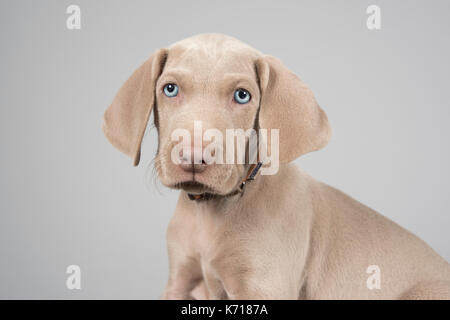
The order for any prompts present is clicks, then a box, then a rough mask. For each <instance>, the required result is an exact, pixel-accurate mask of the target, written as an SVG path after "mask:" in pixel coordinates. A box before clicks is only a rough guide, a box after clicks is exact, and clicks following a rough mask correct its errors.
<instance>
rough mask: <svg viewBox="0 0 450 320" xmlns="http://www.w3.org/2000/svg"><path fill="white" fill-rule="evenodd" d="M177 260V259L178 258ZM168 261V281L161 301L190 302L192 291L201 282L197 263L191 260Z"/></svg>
mask: <svg viewBox="0 0 450 320" xmlns="http://www.w3.org/2000/svg"><path fill="white" fill-rule="evenodd" d="M178 258H179V257H178ZM173 260H174V259H172V261H170V266H169V281H168V283H167V286H166V288H165V290H164V293H163V295H162V297H161V299H163V300H192V299H194V297H193V296H192V295H191V293H192V291H193V289H194V288H195V287H196V286H197V285H198V284H199V283H200V281H201V280H202V273H201V268H200V265H199V264H198V262H197V261H196V260H194V259H191V258H183V259H182V260H181V261H173Z"/></svg>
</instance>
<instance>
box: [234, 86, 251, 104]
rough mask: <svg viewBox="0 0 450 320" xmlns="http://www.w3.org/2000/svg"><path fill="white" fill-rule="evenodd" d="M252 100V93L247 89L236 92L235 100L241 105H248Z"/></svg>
mask: <svg viewBox="0 0 450 320" xmlns="http://www.w3.org/2000/svg"><path fill="white" fill-rule="evenodd" d="M251 98H252V97H251V95H250V92H248V91H247V90H245V89H237V90H236V91H235V92H234V100H235V101H236V102H237V103H239V104H245V103H248V102H249V101H250V99H251Z"/></svg>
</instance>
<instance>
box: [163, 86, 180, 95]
mask: <svg viewBox="0 0 450 320" xmlns="http://www.w3.org/2000/svg"><path fill="white" fill-rule="evenodd" d="M164 94H165V95H166V96H168V97H169V98H172V97H175V96H176V95H177V94H178V86H177V85H176V84H173V83H168V84H166V85H165V86H164Z"/></svg>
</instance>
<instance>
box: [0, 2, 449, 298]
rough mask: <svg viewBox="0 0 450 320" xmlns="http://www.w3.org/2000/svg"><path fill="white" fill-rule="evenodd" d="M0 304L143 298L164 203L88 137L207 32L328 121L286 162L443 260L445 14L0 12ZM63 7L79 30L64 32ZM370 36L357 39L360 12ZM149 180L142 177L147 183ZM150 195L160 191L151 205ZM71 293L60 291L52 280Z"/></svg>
mask: <svg viewBox="0 0 450 320" xmlns="http://www.w3.org/2000/svg"><path fill="white" fill-rule="evenodd" d="M0 3H1V5H0V24H1V25H0V45H1V59H0V83H1V95H0V105H1V109H0V145H1V158H0V163H1V165H0V170H1V171H0V174H1V178H0V200H1V201H0V214H1V215H0V298H73V299H77V298H157V297H158V296H159V295H160V293H161V291H162V289H163V287H164V284H165V281H166V278H167V256H166V246H165V238H164V236H165V229H166V226H167V224H168V221H169V219H170V216H171V213H172V211H173V208H174V206H175V202H176V199H177V195H178V193H177V192H175V191H169V190H166V189H164V188H163V187H158V185H157V183H156V185H155V183H153V182H152V179H150V178H149V177H148V175H147V174H146V172H147V164H148V163H149V162H150V161H151V159H152V158H153V155H154V153H155V150H156V135H155V133H156V131H155V129H151V130H149V132H147V135H146V138H145V142H144V146H143V160H142V162H141V163H142V165H141V166H140V167H139V168H137V169H136V168H133V167H132V165H131V160H130V159H128V158H127V157H125V156H123V155H122V154H120V153H119V152H117V151H116V150H115V149H113V147H112V146H111V145H109V143H108V142H107V141H106V139H105V138H104V137H103V134H102V132H101V130H100V125H101V119H102V114H103V112H104V110H105V108H106V107H107V106H108V105H109V104H110V102H111V101H112V99H113V97H114V95H115V93H116V91H117V89H118V88H119V87H120V85H121V84H122V83H123V82H124V81H125V80H126V79H127V77H128V76H129V75H130V74H131V72H132V71H133V70H134V69H135V68H136V67H138V66H139V65H140V64H141V63H142V62H143V61H144V60H145V59H146V58H147V57H148V56H149V55H150V54H151V53H152V52H153V51H154V50H155V49H156V48H159V47H164V46H167V45H169V44H171V43H173V42H175V41H177V40H181V39H183V38H186V37H188V36H190V35H194V34H197V33H204V32H221V33H226V34H229V35H232V36H235V37H237V38H239V39H241V40H243V41H244V42H247V43H249V44H250V45H252V46H254V47H256V48H257V49H259V50H261V51H263V52H265V53H268V54H272V55H274V56H277V57H278V58H280V59H281V60H282V61H284V63H285V64H286V65H287V66H288V67H289V68H290V69H292V70H293V71H294V72H296V73H297V74H299V75H300V76H301V77H302V78H303V79H304V80H305V82H306V83H308V84H309V86H310V87H311V88H312V89H313V91H314V92H315V94H316V96H317V98H318V101H319V103H320V104H321V105H322V106H323V108H324V109H325V110H326V112H327V113H328V116H329V119H330V121H331V124H332V127H333V130H334V136H333V139H332V141H331V143H330V145H329V146H328V147H327V148H326V149H324V150H322V151H320V152H316V153H312V154H309V155H306V156H304V157H303V158H301V159H299V160H298V161H297V162H298V164H299V165H300V166H301V167H303V168H304V169H305V170H306V171H307V172H309V173H310V174H311V175H312V176H314V177H316V178H317V179H319V180H322V181H324V182H326V183H329V184H331V185H333V186H335V187H337V188H339V189H341V190H343V191H344V192H347V193H348V194H350V195H351V196H353V197H354V198H356V199H358V200H360V201H361V202H363V203H365V204H367V205H368V206H370V207H372V208H374V209H375V210H377V211H379V212H381V213H383V214H384V215H386V216H387V217H389V218H391V219H392V220H394V221H396V222H398V223H399V224H401V225H402V226H404V227H406V228H407V229H409V230H411V231H413V232H414V233H416V234H417V235H419V236H420V237H421V238H423V239H424V240H425V241H427V242H428V243H429V244H430V245H431V246H432V247H433V248H435V249H436V250H437V251H438V252H439V253H440V254H441V255H443V256H444V257H445V258H446V259H447V260H449V259H450V243H449V234H448V230H449V228H450V215H449V209H450V197H449V190H450V168H449V163H450V152H449V151H450V146H449V142H448V137H449V134H450V127H449V125H448V123H449V120H450V118H449V116H450V111H449V102H448V101H449V92H450V90H449V87H448V86H449V83H450V82H449V80H450V79H449V78H450V64H449V58H448V57H449V56H450V46H449V39H450V22H449V21H450V20H449V18H448V15H449V12H450V10H449V9H450V2H448V1H425V0H424V1H408V2H406V1H398V0H397V1H380V0H377V1H370V2H369V1H364V0H361V1H348V0H345V1H343V0H342V1H336V0H330V1H320V2H319V1H285V2H282V1H258V2H256V1H239V2H237V1H235V2H232V1H192V2H188V1H175V0H171V1H154V2H152V1H75V0H74V1H56V0H55V1H1V2H0ZM70 4H77V5H79V6H80V7H81V12H82V14H81V15H82V17H81V18H82V19H81V23H82V29H81V30H78V31H70V30H68V29H67V28H66V18H67V14H66V8H67V6H68V5H70ZM370 4H377V5H379V6H380V7H381V10H382V30H380V31H369V30H368V29H367V28H366V17H367V15H366V12H365V11H366V8H367V6H368V5H370ZM150 171H151V170H150ZM158 190H159V191H158ZM70 264H77V265H79V266H80V267H81V270H82V289H81V290H79V291H77V290H73V291H69V290H67V289H66V286H65V281H66V277H67V275H66V273H65V270H66V267H67V266H68V265H70Z"/></svg>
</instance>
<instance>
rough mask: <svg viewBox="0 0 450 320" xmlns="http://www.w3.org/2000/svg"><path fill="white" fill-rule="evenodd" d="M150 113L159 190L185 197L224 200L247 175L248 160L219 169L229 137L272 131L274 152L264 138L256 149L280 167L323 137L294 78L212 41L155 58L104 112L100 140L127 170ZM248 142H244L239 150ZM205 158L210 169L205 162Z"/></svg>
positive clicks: (316, 110)
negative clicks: (126, 160)
mask: <svg viewBox="0 0 450 320" xmlns="http://www.w3.org/2000/svg"><path fill="white" fill-rule="evenodd" d="M152 110H153V111H154V112H155V115H154V118H155V125H156V128H157V130H158V152H157V155H156V162H155V163H156V167H157V172H158V176H159V178H160V180H161V181H162V183H163V184H164V185H166V186H168V187H171V188H183V189H185V190H186V191H188V192H190V193H203V192H211V193H215V194H220V195H225V194H227V193H230V192H232V191H233V190H234V189H235V188H236V187H237V186H238V185H239V184H240V182H241V181H242V179H243V177H244V176H245V175H246V173H247V170H248V160H249V159H248V158H247V161H241V162H240V161H239V160H238V159H237V158H236V157H234V158H233V159H234V160H236V161H233V162H232V163H231V162H229V161H226V159H229V158H227V155H225V154H226V153H228V152H232V154H235V153H236V154H237V155H239V152H236V148H237V147H238V144H239V143H238V142H236V141H235V140H234V138H232V140H233V141H235V142H236V143H235V144H228V143H227V142H229V141H227V137H230V135H229V133H230V132H238V130H239V129H240V130H242V131H241V132H247V133H248V132H251V129H255V132H258V129H260V128H262V129H267V130H268V132H270V131H271V130H272V129H278V130H279V144H277V145H275V146H276V147H277V148H276V149H277V150H275V149H274V147H273V145H274V144H273V142H274V141H271V137H272V135H271V134H270V133H268V134H267V139H266V140H265V141H264V142H261V141H262V140H261V139H260V140H259V143H260V144H261V143H264V145H265V146H266V147H267V149H268V152H269V153H274V152H275V151H278V154H279V161H281V162H290V161H292V160H294V159H295V158H297V157H299V156H300V155H302V154H304V153H307V152H310V151H314V150H317V149H320V148H321V147H323V146H324V145H326V143H327V142H328V140H329V137H330V128H329V125H328V120H327V117H326V115H325V113H324V112H323V111H322V109H321V108H320V107H319V106H318V104H317V103H316V101H315V98H314V96H313V94H312V92H311V91H310V90H309V89H308V88H307V87H306V86H305V85H304V83H303V82H302V81H301V80H300V79H299V78H298V77H297V76H295V75H294V74H293V73H291V72H290V71H289V70H288V69H286V67H284V66H283V65H282V64H281V62H280V61H278V60H277V59H275V58H273V57H269V56H266V55H263V54H261V53H260V52H258V51H256V50H255V49H253V48H251V47H249V46H248V45H246V44H244V43H242V42H240V41H238V40H236V39H234V38H231V37H228V36H224V35H218V34H205V35H199V36H195V37H192V38H189V39H186V40H183V41H180V42H178V43H175V44H174V45H172V46H170V47H169V48H167V49H160V50H158V51H157V52H156V53H154V54H153V55H152V56H151V57H150V58H149V59H148V60H147V61H146V62H145V63H144V64H143V65H142V66H141V67H139V68H138V69H137V70H136V71H135V72H134V73H133V75H132V76H131V77H130V78H129V79H128V80H127V82H125V84H124V85H123V86H122V88H121V89H120V90H119V92H118V94H117V96H116V98H115V99H114V101H113V103H112V104H111V106H110V107H109V108H108V109H107V110H106V112H105V116H104V123H103V130H104V133H105V135H106V137H107V138H108V139H109V141H110V142H111V143H112V144H113V145H114V146H115V147H117V148H118V149H119V150H120V151H122V152H124V153H125V154H127V155H128V156H130V157H132V158H133V161H134V165H137V164H138V163H139V158H140V148H141V142H142V137H143V135H144V131H145V128H146V126H147V122H148V119H149V116H150V113H151V112H152ZM227 131H228V132H227ZM220 136H221V137H222V139H220ZM181 138H182V139H181ZM249 139H250V135H247V137H246V138H245V143H246V144H248V143H249ZM276 142H278V141H276ZM211 143H213V144H214V146H215V147H214V148H210V146H211ZM230 145H231V147H230ZM247 147H248V146H247ZM271 148H272V149H271ZM208 154H209V155H213V156H214V159H215V160H216V161H215V162H213V163H211V162H208V161H205V159H206V158H207V155H208ZM217 160H219V161H217ZM220 160H221V161H220Z"/></svg>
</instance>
